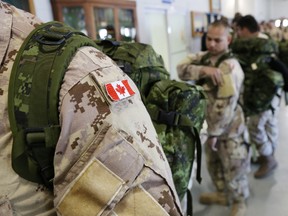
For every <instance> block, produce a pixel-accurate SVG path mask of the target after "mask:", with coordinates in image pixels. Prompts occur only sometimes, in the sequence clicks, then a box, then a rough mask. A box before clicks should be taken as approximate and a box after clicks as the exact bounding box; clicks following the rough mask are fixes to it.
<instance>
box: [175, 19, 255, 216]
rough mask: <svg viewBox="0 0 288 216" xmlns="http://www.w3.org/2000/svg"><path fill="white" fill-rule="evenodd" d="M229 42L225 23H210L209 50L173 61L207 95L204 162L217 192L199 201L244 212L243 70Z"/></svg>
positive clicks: (246, 157)
mask: <svg viewBox="0 0 288 216" xmlns="http://www.w3.org/2000/svg"><path fill="white" fill-rule="evenodd" d="M230 41H231V35H230V34H229V27H228V26H227V24H226V23H223V22H221V21H216V22H214V23H212V24H210V26H209V28H208V33H207V39H206V44H207V48H208V51H207V52H201V53H198V54H196V55H189V56H188V57H187V58H186V59H184V60H183V61H182V62H180V63H179V64H178V65H177V71H178V75H179V77H180V79H182V80H196V81H199V82H201V83H203V84H202V85H203V88H204V90H205V92H206V93H207V97H208V102H207V104H208V105H207V112H206V113H207V114H206V120H207V125H208V128H207V133H208V138H207V140H206V142H205V152H206V159H207V160H206V162H207V167H208V171H209V174H210V176H211V179H212V181H213V183H214V185H215V187H216V190H217V191H216V192H212V193H204V194H202V195H201V196H200V200H199V201H200V203H202V204H219V205H228V204H230V203H231V202H232V208H231V216H236V215H237V216H243V215H244V214H245V212H246V204H245V200H246V199H247V197H248V196H249V188H248V181H247V173H248V171H249V168H250V167H249V160H250V159H249V151H248V149H247V147H246V145H245V144H244V142H243V132H244V129H245V124H244V116H243V111H242V109H241V107H240V106H239V105H238V103H237V102H238V98H239V93H240V88H241V86H242V81H243V79H244V74H243V71H242V69H241V67H240V64H239V63H238V61H237V60H236V59H235V58H234V57H233V56H231V55H230V53H229V50H228V46H229V43H230Z"/></svg>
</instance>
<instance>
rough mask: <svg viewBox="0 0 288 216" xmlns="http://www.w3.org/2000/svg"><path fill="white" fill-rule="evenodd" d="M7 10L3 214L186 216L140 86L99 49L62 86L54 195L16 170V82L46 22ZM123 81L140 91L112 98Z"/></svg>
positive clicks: (82, 58) (72, 68)
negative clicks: (19, 58) (27, 41)
mask: <svg viewBox="0 0 288 216" xmlns="http://www.w3.org/2000/svg"><path fill="white" fill-rule="evenodd" d="M0 9H1V10H0V13H1V20H0V23H1V26H2V27H3V28H2V30H1V31H3V34H2V35H3V37H1V39H0V42H1V46H0V51H1V52H0V56H1V62H3V64H2V65H1V69H0V72H1V73H0V82H1V85H0V88H1V94H0V97H1V100H0V109H1V113H3V115H1V116H0V118H1V122H0V128H1V129H0V133H1V134H0V135H1V136H0V150H1V155H0V160H1V164H2V170H3V172H1V174H0V182H1V184H0V191H1V192H0V201H1V206H0V213H1V214H3V215H9V214H10V215H12V214H13V215H40V214H41V215H92V214H98V215H116V214H117V215H143V216H144V215H145V216H146V215H153V216H154V215H182V213H181V209H180V204H179V200H178V197H177V193H176V190H175V187H174V183H173V179H172V174H171V170H170V168H169V164H168V162H167V159H166V156H165V154H164V152H163V149H162V147H161V145H160V144H159V142H158V137H157V133H156V131H155V129H154V127H153V124H152V122H151V120H150V118H149V114H148V113H147V111H146V109H145V107H144V105H143V103H142V101H141V99H140V94H139V92H138V90H137V87H136V85H135V84H134V83H133V82H132V81H131V79H130V78H129V77H128V76H127V75H125V74H123V72H122V71H121V70H120V69H119V68H118V67H117V66H116V65H115V64H114V63H113V62H112V61H111V59H109V58H108V57H107V56H106V55H104V54H103V53H102V52H100V51H99V50H97V49H95V48H93V47H84V48H81V49H80V50H78V52H77V53H76V55H75V57H74V58H73V60H72V61H71V63H70V65H69V67H68V70H67V72H66V74H65V77H64V80H63V84H62V86H61V90H60V98H59V112H60V114H59V117H60V125H61V133H60V138H59V140H58V142H57V145H56V151H55V158H54V168H55V179H54V194H52V193H51V191H49V190H47V188H45V187H44V186H43V185H40V184H37V183H33V182H31V181H27V180H25V179H23V178H21V177H20V176H19V175H17V174H16V173H15V172H14V171H13V169H12V167H11V150H12V143H13V137H12V133H11V129H10V124H9V120H8V113H7V111H8V110H7V101H8V98H7V94H8V84H9V79H10V74H11V69H12V65H13V62H14V60H15V57H16V54H17V50H18V49H19V48H20V46H21V44H22V43H23V41H24V38H25V37H26V36H27V35H28V34H29V32H30V31H31V30H33V28H34V27H35V24H36V23H39V21H38V20H37V19H35V17H33V16H31V15H30V14H28V13H25V12H23V11H20V10H17V9H15V8H14V7H10V6H9V5H7V4H6V3H2V2H0ZM12 17H13V19H12ZM12 20H13V25H12ZM123 79H127V80H128V81H129V83H130V86H131V88H133V90H135V92H136V94H135V95H134V96H132V97H129V98H127V99H124V100H121V101H118V102H114V101H111V100H110V98H109V97H108V95H107V93H106V91H105V90H104V88H103V86H104V84H105V83H110V82H113V81H116V80H123ZM27 197H29V199H27ZM147 206H149V208H147ZM11 207H12V208H11ZM12 211H13V213H12Z"/></svg>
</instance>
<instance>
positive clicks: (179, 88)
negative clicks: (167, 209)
mask: <svg viewBox="0 0 288 216" xmlns="http://www.w3.org/2000/svg"><path fill="white" fill-rule="evenodd" d="M146 102H147V104H146V107H147V109H148V112H149V113H150V116H151V118H152V120H153V124H154V126H155V128H156V131H157V133H158V135H159V140H160V143H161V145H162V147H163V149H164V152H165V155H166V157H167V159H168V162H169V164H170V167H171V170H172V176H173V179H174V183H175V186H176V190H177V193H178V195H179V197H180V200H181V199H182V198H183V196H184V195H185V193H186V191H187V188H188V184H189V180H190V175H191V170H192V166H193V161H194V157H195V150H196V148H197V153H198V154H197V156H198V157H200V156H199V155H201V145H200V138H199V133H200V130H201V128H202V125H203V122H204V119H205V116H204V115H205V109H206V98H205V94H204V92H203V89H202V88H201V86H196V85H189V84H187V83H184V82H178V81H175V80H163V81H159V82H157V83H155V84H154V86H152V88H151V90H150V93H149V95H148V97H147V101H146ZM198 159H199V160H197V162H198V163H197V165H199V166H198V171H200V166H201V160H200V158H198ZM199 178H200V176H197V180H198V181H200V180H201V179H199Z"/></svg>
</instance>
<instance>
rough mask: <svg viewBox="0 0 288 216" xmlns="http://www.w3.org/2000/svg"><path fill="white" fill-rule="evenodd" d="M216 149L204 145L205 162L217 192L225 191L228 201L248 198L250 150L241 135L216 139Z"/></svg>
mask: <svg viewBox="0 0 288 216" xmlns="http://www.w3.org/2000/svg"><path fill="white" fill-rule="evenodd" d="M217 148H218V151H212V149H211V148H210V147H209V146H208V145H205V153H206V162H207V168H208V172H209V174H210V177H211V179H212V182H213V183H214V185H215V186H216V189H217V190H218V191H219V192H225V193H226V194H227V196H228V198H229V201H230V202H231V201H238V200H243V199H246V198H248V196H249V194H250V192H249V184H248V176H247V175H248V173H249V172H250V150H249V147H248V146H247V145H246V144H244V142H243V138H242V137H236V138H227V139H218V141H217Z"/></svg>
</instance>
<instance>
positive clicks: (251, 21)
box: [236, 15, 260, 38]
mask: <svg viewBox="0 0 288 216" xmlns="http://www.w3.org/2000/svg"><path fill="white" fill-rule="evenodd" d="M236 29H237V35H238V37H242V38H243V37H244V38H249V37H256V36H257V35H258V33H259V31H260V26H259V24H258V22H257V20H256V19H255V18H254V17H253V16H252V15H246V16H243V17H241V18H240V19H239V20H238V22H237V27H236Z"/></svg>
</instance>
